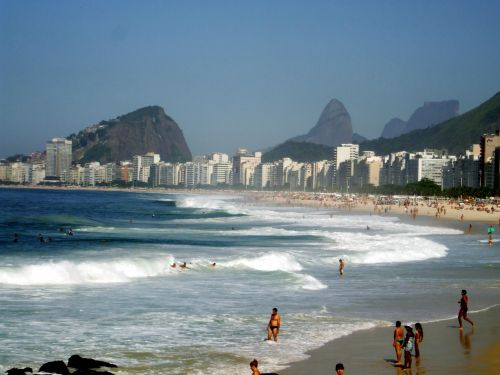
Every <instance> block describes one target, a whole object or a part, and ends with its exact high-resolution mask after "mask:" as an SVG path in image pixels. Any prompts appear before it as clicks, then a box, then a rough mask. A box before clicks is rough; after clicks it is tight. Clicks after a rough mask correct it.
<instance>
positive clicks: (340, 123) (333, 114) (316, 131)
mask: <svg viewBox="0 0 500 375" xmlns="http://www.w3.org/2000/svg"><path fill="white" fill-rule="evenodd" d="M351 140H352V124H351V116H350V115H349V112H347V110H346V108H345V107H344V105H343V104H342V103H341V102H340V100H337V99H332V100H330V102H329V103H328V104H327V105H326V107H325V109H323V112H321V115H320V116H319V119H318V122H317V123H316V125H315V126H314V127H313V128H312V129H311V130H309V132H308V133H307V134H304V135H299V136H297V137H294V138H292V139H290V140H289V141H294V142H309V143H318V144H322V145H326V146H338V145H340V144H341V143H351Z"/></svg>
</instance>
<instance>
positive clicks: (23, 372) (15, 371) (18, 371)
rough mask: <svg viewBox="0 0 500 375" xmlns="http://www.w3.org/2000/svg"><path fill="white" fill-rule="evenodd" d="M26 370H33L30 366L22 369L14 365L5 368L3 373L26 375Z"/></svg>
mask: <svg viewBox="0 0 500 375" xmlns="http://www.w3.org/2000/svg"><path fill="white" fill-rule="evenodd" d="M27 372H33V369H32V368H31V367H25V368H23V369H20V368H15V367H14V368H11V369H10V370H7V371H6V372H5V373H6V374H7V375H26V373H27Z"/></svg>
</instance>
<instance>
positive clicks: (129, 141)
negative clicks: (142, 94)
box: [68, 106, 192, 163]
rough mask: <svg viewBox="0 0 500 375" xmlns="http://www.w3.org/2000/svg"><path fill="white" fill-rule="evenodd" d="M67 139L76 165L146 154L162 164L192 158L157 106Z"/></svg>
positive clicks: (183, 141)
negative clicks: (154, 154) (155, 155)
mask: <svg viewBox="0 0 500 375" xmlns="http://www.w3.org/2000/svg"><path fill="white" fill-rule="evenodd" d="M68 139H69V140H71V141H73V160H75V161H77V162H80V163H85V162H91V161H99V162H101V163H109V162H117V161H120V160H131V159H132V157H133V156H134V155H144V154H146V153H147V152H154V153H157V154H160V157H161V159H162V160H164V161H170V162H183V161H189V160H191V158H192V156H191V151H189V147H188V145H187V143H186V140H185V139H184V135H183V134H182V130H181V129H180V128H179V126H178V125H177V124H176V123H175V121H174V120H173V119H172V118H171V117H169V116H167V115H166V114H165V111H164V110H163V108H162V107H159V106H150V107H144V108H141V109H138V110H136V111H134V112H131V113H128V114H126V115H123V116H119V117H117V118H115V119H113V120H109V121H101V122H100V123H99V124H97V125H93V126H90V127H88V128H85V129H84V130H82V131H80V132H79V133H78V134H72V135H70V136H69V137H68Z"/></svg>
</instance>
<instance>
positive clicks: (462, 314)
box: [458, 289, 474, 329]
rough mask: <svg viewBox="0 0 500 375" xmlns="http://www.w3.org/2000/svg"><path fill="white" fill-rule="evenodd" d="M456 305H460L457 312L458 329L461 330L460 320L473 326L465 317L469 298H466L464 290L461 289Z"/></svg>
mask: <svg viewBox="0 0 500 375" xmlns="http://www.w3.org/2000/svg"><path fill="white" fill-rule="evenodd" d="M458 303H459V304H460V310H458V329H462V328H463V327H462V318H464V320H467V321H468V322H469V323H470V324H471V325H472V326H474V322H473V321H472V320H470V319H469V318H468V317H467V311H468V310H469V306H468V305H469V297H468V296H467V291H466V290H465V289H462V297H461V298H460V300H459V301H458Z"/></svg>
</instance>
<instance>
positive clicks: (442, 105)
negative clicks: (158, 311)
mask: <svg viewBox="0 0 500 375" xmlns="http://www.w3.org/2000/svg"><path fill="white" fill-rule="evenodd" d="M458 109H459V102H458V100H445V101H440V102H425V103H424V105H423V106H422V107H419V108H417V110H416V111H415V112H413V114H412V115H411V116H410V118H409V119H408V121H403V120H401V119H399V118H393V119H392V120H391V121H389V122H388V123H387V124H386V125H385V126H384V130H383V131H382V137H383V138H395V137H399V136H400V135H401V134H405V133H409V132H411V131H413V130H416V129H425V128H428V127H431V126H435V125H437V124H440V123H442V122H444V121H446V120H449V119H451V118H453V117H456V116H457V115H458Z"/></svg>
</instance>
